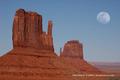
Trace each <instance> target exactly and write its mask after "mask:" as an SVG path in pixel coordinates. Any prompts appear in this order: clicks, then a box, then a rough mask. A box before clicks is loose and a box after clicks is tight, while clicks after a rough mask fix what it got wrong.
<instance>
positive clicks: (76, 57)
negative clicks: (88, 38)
mask: <svg viewBox="0 0 120 80" xmlns="http://www.w3.org/2000/svg"><path fill="white" fill-rule="evenodd" d="M60 57H61V60H63V61H65V62H66V63H68V64H70V65H71V66H73V67H75V68H76V69H78V70H79V71H81V72H85V73H101V71H99V70H98V69H97V68H95V67H93V66H92V65H90V64H88V63H87V61H85V60H84V58H83V45H82V43H80V42H79V41H78V40H71V41H68V42H67V43H65V45H64V48H63V51H62V52H61V53H60Z"/></svg>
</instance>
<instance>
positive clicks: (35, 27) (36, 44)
mask: <svg viewBox="0 0 120 80" xmlns="http://www.w3.org/2000/svg"><path fill="white" fill-rule="evenodd" d="M12 39H13V47H14V48H16V47H31V48H37V49H42V50H43V49H44V50H51V51H54V48H53V38H52V21H48V32H44V31H43V30H42V16H41V15H39V14H38V13H36V12H26V11H25V10H23V9H19V10H17V11H16V14H15V17H14V22H13V38H12Z"/></svg>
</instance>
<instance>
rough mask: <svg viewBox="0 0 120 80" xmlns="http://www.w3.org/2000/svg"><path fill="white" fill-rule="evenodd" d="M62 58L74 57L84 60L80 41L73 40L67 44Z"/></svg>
mask: <svg viewBox="0 0 120 80" xmlns="http://www.w3.org/2000/svg"><path fill="white" fill-rule="evenodd" d="M60 56H61V57H72V58H79V59H83V45H82V43H80V42H79V41H78V40H71V41H68V42H67V43H65V45H64V48H63V52H61V54H60Z"/></svg>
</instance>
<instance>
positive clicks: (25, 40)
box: [0, 9, 103, 80]
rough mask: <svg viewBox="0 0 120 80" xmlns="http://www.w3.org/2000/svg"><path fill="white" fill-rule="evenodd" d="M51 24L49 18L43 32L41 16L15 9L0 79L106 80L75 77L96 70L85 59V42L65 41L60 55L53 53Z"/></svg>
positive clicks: (2, 58) (1, 64) (0, 69)
mask: <svg viewBox="0 0 120 80" xmlns="http://www.w3.org/2000/svg"><path fill="white" fill-rule="evenodd" d="M52 26H53V24H52V21H48V31H47V32H44V31H43V30H42V16H41V15H39V14H38V13H36V12H26V11H25V10H23V9H19V10H17V11H16V14H15V17H14V22H13V35H12V40H13V49H12V50H11V51H9V52H8V53H7V54H5V55H3V56H2V57H0V80H80V79H82V80H88V79H89V80H103V78H101V77H99V78H96V77H88V78H86V77H79V76H78V77H76V76H73V75H75V74H84V73H86V72H92V71H94V72H97V69H96V68H94V67H93V66H91V65H89V64H88V63H87V62H86V61H84V59H83V48H82V45H81V44H80V45H79V43H78V42H76V41H72V43H71V41H70V42H68V44H65V50H63V53H61V56H60V57H58V56H57V55H56V54H55V52H54V46H53V37H52ZM68 46H69V47H68ZM66 50H67V51H66ZM71 51H73V52H71ZM67 56H68V57H69V59H67V58H66V57H67ZM61 57H64V58H63V60H62V59H61ZM66 59H67V60H66ZM68 60H69V61H68ZM71 64H72V65H71ZM73 65H74V66H73ZM89 69H90V70H89ZM98 72H99V70H98Z"/></svg>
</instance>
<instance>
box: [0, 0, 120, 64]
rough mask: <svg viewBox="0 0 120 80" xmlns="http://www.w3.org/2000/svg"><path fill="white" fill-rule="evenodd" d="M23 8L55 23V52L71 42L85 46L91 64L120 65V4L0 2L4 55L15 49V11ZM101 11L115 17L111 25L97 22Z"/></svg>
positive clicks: (101, 0)
mask: <svg viewBox="0 0 120 80" xmlns="http://www.w3.org/2000/svg"><path fill="white" fill-rule="evenodd" d="M19 8H23V9H25V10H27V11H36V12H38V13H39V14H41V15H42V16H43V28H44V30H45V31H46V30H47V21H48V20H49V19H51V20H52V21H53V23H54V27H53V37H54V46H55V50H56V52H57V53H58V52H59V49H60V47H63V46H64V43H65V42H66V41H68V40H73V39H77V40H79V41H80V42H82V43H83V46H84V56H85V59H86V60H88V61H112V62H119V61H120V42H119V41H120V0H0V55H3V54H5V53H6V52H8V51H9V50H10V49H11V48H12V24H13V17H14V15H15V11H16V10H17V9H19ZM100 11H106V12H108V13H109V14H110V16H111V21H110V23H108V24H101V23H99V22H97V20H96V16H97V14H98V13H99V12H100Z"/></svg>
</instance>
